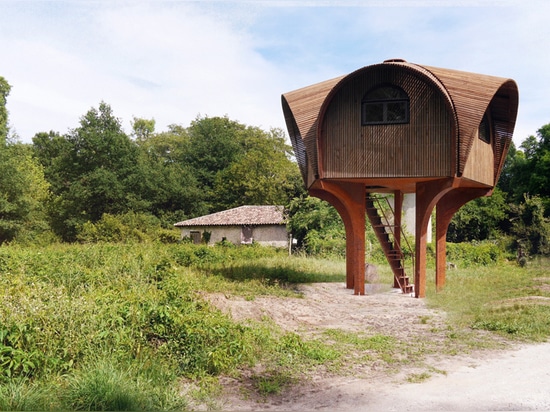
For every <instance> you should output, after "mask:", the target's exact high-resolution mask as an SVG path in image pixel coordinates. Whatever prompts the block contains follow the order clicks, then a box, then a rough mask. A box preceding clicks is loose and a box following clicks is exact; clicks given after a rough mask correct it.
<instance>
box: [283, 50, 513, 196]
mask: <svg viewBox="0 0 550 412" xmlns="http://www.w3.org/2000/svg"><path fill="white" fill-rule="evenodd" d="M385 68H387V69H390V68H391V69H396V68H398V69H399V70H403V71H410V72H414V73H415V74H416V75H417V76H420V77H422V78H423V79H424V80H425V81H426V83H428V84H431V85H432V86H433V87H434V88H436V89H437V90H439V92H440V93H441V94H442V95H443V96H444V97H445V100H446V101H448V103H449V110H451V111H452V113H453V117H454V119H455V136H456V139H457V144H458V148H457V149H458V150H457V159H456V160H457V162H456V164H457V170H456V174H457V176H460V175H461V174H462V172H463V171H464V167H465V164H466V160H467V158H468V154H469V152H470V150H471V148H472V144H473V141H474V138H475V137H476V136H477V131H478V127H479V124H480V123H481V120H482V118H483V115H484V114H485V112H486V111H487V109H488V108H489V107H490V108H491V116H492V119H493V124H494V125H495V132H494V136H495V164H494V167H495V170H494V171H495V182H496V179H498V175H499V174H500V170H501V169H502V165H503V164H504V160H505V159H504V155H505V153H506V152H507V149H508V146H509V145H510V142H511V141H512V133H513V130H514V126H515V121H516V114H517V107H518V88H517V85H516V83H515V82H514V81H513V80H511V79H506V78H502V77H495V76H488V75H483V74H477V73H469V72H464V71H458V70H450V69H442V68H437V67H431V66H422V65H419V64H413V63H408V62H406V61H404V60H400V59H397V60H388V61H385V62H383V63H381V64H375V65H371V66H365V67H363V68H361V69H359V70H356V71H355V72H352V73H350V74H348V75H345V76H340V77H337V78H334V79H331V80H327V81H324V82H321V83H317V84H314V85H311V86H308V87H304V88H302V89H298V90H295V91H292V92H289V93H285V94H283V95H282V106H283V112H284V115H285V121H286V124H287V128H288V131H289V134H290V138H291V141H292V144H293V146H294V149H295V152H296V157H297V160H298V163H299V165H300V170H301V172H302V176H303V177H304V181H305V182H306V185H307V186H309V185H310V183H311V181H312V176H311V175H312V174H313V178H314V179H315V178H317V176H318V174H319V165H318V148H317V139H318V137H319V133H320V131H319V128H320V125H322V124H323V116H324V111H325V109H326V108H327V107H328V105H329V104H330V100H331V97H332V96H333V95H334V94H335V93H336V92H337V91H338V89H339V88H340V87H342V85H344V84H345V83H346V82H347V81H349V80H350V79H352V78H353V77H355V76H361V75H367V74H368V72H369V71H375V70H380V69H385ZM306 157H307V158H306Z"/></svg>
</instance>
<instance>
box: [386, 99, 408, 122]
mask: <svg viewBox="0 0 550 412" xmlns="http://www.w3.org/2000/svg"><path fill="white" fill-rule="evenodd" d="M386 105H387V106H386V107H387V115H386V121H387V122H389V123H397V122H405V121H407V103H406V102H395V103H393V102H388V103H386Z"/></svg>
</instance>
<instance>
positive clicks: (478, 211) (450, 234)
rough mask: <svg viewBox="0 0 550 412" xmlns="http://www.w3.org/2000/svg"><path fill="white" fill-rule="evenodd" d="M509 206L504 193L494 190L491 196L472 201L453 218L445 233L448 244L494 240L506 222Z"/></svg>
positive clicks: (497, 189)
mask: <svg viewBox="0 0 550 412" xmlns="http://www.w3.org/2000/svg"><path fill="white" fill-rule="evenodd" d="M508 212H509V206H508V204H507V203H506V196H505V193H504V192H503V191H502V190H500V189H499V188H495V190H494V192H493V194H492V195H491V196H484V197H480V198H477V199H474V200H472V201H471V202H468V203H466V204H465V205H464V206H462V207H461V208H460V209H459V211H458V212H457V213H456V214H455V215H454V216H453V219H452V220H451V223H450V224H449V228H448V231H447V239H448V240H449V241H450V242H455V243H458V242H469V241H472V240H485V239H489V238H495V237H497V236H498V235H499V234H500V233H502V231H503V228H504V227H505V225H506V223H507V222H508Z"/></svg>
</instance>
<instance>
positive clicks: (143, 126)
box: [132, 117, 155, 141]
mask: <svg viewBox="0 0 550 412" xmlns="http://www.w3.org/2000/svg"><path fill="white" fill-rule="evenodd" d="M132 130H133V133H132V135H133V136H134V137H135V138H136V140H137V141H142V140H146V139H148V138H149V137H150V136H151V135H152V134H153V133H155V119H143V118H140V117H134V120H133V121H132Z"/></svg>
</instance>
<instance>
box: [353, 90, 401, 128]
mask: <svg viewBox="0 0 550 412" xmlns="http://www.w3.org/2000/svg"><path fill="white" fill-rule="evenodd" d="M384 88H388V89H394V90H396V91H398V93H397V94H399V95H400V97H396V98H392V97H388V98H374V99H372V98H369V95H372V94H374V93H375V92H376V91H378V90H380V89H384ZM392 104H398V105H400V106H401V109H402V113H403V114H404V116H403V118H400V119H397V120H388V113H389V112H391V111H389V110H388V106H390V105H392ZM369 107H378V109H381V110H379V111H381V113H382V119H381V120H380V119H377V120H370V121H369V120H367V109H368V108H369ZM408 123H410V99H409V95H408V94H407V93H406V92H405V91H404V90H403V89H402V88H401V87H399V86H396V85H393V84H381V85H378V86H376V87H373V88H372V89H370V90H369V91H368V92H367V93H365V95H364V96H363V99H361V126H376V125H394V124H408Z"/></svg>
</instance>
